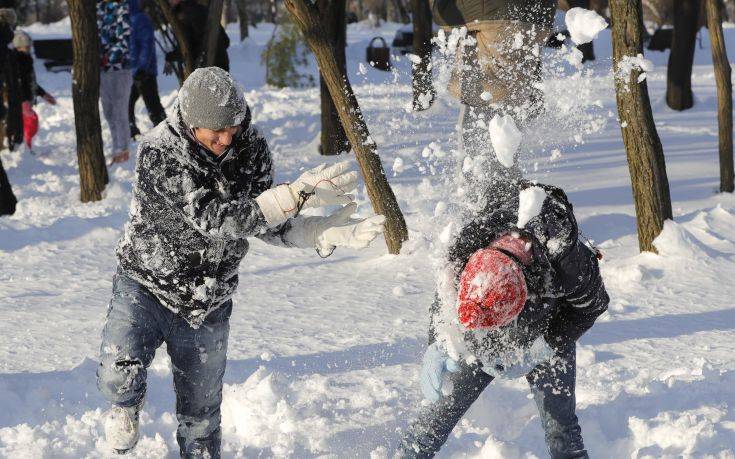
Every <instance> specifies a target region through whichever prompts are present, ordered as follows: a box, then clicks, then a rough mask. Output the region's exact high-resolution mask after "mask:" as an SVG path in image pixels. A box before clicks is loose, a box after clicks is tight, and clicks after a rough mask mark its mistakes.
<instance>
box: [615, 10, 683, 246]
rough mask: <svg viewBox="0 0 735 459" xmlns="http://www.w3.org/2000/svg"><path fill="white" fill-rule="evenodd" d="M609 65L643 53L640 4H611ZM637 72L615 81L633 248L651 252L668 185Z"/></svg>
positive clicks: (666, 207)
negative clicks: (629, 189) (635, 238)
mask: <svg viewBox="0 0 735 459" xmlns="http://www.w3.org/2000/svg"><path fill="white" fill-rule="evenodd" d="M610 12H611V16H612V24H613V28H612V37H613V64H614V66H615V69H616V71H617V69H619V68H620V64H621V63H622V62H623V61H624V58H626V57H629V58H635V57H636V56H638V55H642V54H643V47H642V41H643V40H642V39H643V20H642V14H641V0H611V1H610ZM640 74H641V70H640V69H633V70H632V71H631V72H630V74H628V75H621V74H618V75H617V76H616V77H615V93H616V98H617V104H618V116H619V118H620V122H621V129H622V133H623V143H624V144H625V151H626V154H627V156H628V168H629V169H630V181H631V184H632V186H633V200H634V202H635V210H636V217H637V218H636V221H637V226H638V245H639V247H640V250H641V251H652V252H655V251H656V250H655V248H654V246H653V240H654V239H655V238H656V236H658V235H659V233H661V230H662V229H663V224H664V220H666V219H670V218H672V213H671V196H670V194H669V181H668V178H667V176H666V164H665V161H664V152H663V147H662V146H661V140H660V139H659V137H658V132H656V125H655V124H654V122H653V113H652V112H651V102H650V100H649V98H648V85H647V84H646V81H645V80H643V81H641V82H640V83H639V82H638V79H639V76H640Z"/></svg>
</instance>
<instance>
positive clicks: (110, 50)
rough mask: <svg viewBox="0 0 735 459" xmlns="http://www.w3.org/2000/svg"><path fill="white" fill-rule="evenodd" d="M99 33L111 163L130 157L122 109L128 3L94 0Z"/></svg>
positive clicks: (127, 81) (129, 78)
mask: <svg viewBox="0 0 735 459" xmlns="http://www.w3.org/2000/svg"><path fill="white" fill-rule="evenodd" d="M97 30H98V31H99V35H100V99H101V100H102V112H103V114H104V116H105V119H106V120H107V124H108V126H109V127H110V134H111V136H112V151H113V156H112V163H122V162H125V161H127V160H128V159H130V126H129V124H128V117H127V113H126V110H125V107H126V103H127V102H128V101H129V99H130V87H131V86H132V84H133V75H132V71H131V70H130V34H131V30H130V6H129V2H128V1H127V0H97Z"/></svg>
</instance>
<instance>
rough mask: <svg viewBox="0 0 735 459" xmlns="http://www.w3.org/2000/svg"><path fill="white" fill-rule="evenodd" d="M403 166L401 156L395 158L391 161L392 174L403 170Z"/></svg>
mask: <svg viewBox="0 0 735 459" xmlns="http://www.w3.org/2000/svg"><path fill="white" fill-rule="evenodd" d="M403 167H404V163H403V158H401V157H398V158H396V159H395V160H394V161H393V175H397V174H400V173H401V172H403Z"/></svg>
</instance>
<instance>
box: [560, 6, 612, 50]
mask: <svg viewBox="0 0 735 459" xmlns="http://www.w3.org/2000/svg"><path fill="white" fill-rule="evenodd" d="M564 22H565V23H566V25H567V29H568V30H569V34H570V36H571V39H572V41H573V42H574V43H576V44H578V45H582V44H584V43H589V42H591V41H592V40H594V39H595V38H597V35H598V34H599V33H600V32H602V31H603V30H605V29H606V28H607V21H605V18H603V17H602V16H600V15H599V14H597V12H595V11H592V10H588V9H585V8H579V7H575V8H571V9H570V10H569V11H567V14H566V16H564Z"/></svg>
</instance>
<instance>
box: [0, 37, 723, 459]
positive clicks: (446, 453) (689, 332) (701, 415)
mask: <svg viewBox="0 0 735 459" xmlns="http://www.w3.org/2000/svg"><path fill="white" fill-rule="evenodd" d="M68 27H69V26H68V23H60V24H56V25H52V26H46V27H40V26H32V27H30V28H29V31H30V32H31V34H32V35H33V36H34V37H35V38H40V37H42V36H58V35H62V36H63V35H65V34H68ZM397 28H398V26H397V25H390V24H389V25H386V26H384V27H383V28H382V29H380V30H379V31H377V32H376V31H374V30H370V29H369V28H367V27H365V26H363V25H351V26H350V28H349V31H348V42H349V46H348V49H347V54H348V72H349V76H350V78H351V80H352V83H353V85H354V86H355V91H356V93H357V96H358V99H359V101H360V103H361V104H362V107H363V109H364V111H365V112H366V116H367V121H368V125H369V127H370V129H371V134H372V136H373V138H374V139H375V141H376V142H377V144H378V146H379V150H380V154H381V156H382V158H383V163H384V165H385V167H386V170H387V172H388V175H389V176H390V179H391V183H392V185H393V187H394V190H395V192H396V194H397V196H398V199H399V202H400V205H401V207H402V209H403V211H404V214H405V216H406V219H407V222H408V226H409V229H410V237H411V240H410V241H409V242H408V243H407V244H406V245H405V246H404V250H403V252H402V254H401V255H400V256H391V255H387V254H386V248H385V245H384V244H383V242H382V240H379V241H377V242H376V244H374V246H373V247H372V248H370V249H368V250H366V251H360V252H358V251H349V250H339V251H337V253H335V254H334V255H333V256H332V257H330V258H328V259H326V260H322V259H320V258H319V257H317V256H316V254H315V253H313V251H309V250H297V249H291V250H286V249H281V248H275V247H270V246H267V245H265V244H263V243H262V242H260V241H259V240H253V242H252V249H251V253H250V254H249V255H248V256H247V257H246V258H245V260H244V261H243V263H242V265H241V270H240V275H241V281H240V283H241V285H240V288H239V290H238V292H237V295H236V297H235V309H234V313H233V315H232V320H231V333H230V342H229V361H228V364H227V365H228V366H227V373H226V375H225V383H226V386H225V397H224V404H223V418H224V419H223V424H224V425H223V449H224V456H225V457H298V458H304V457H365V458H367V457H370V458H376V459H377V458H382V457H389V456H390V455H391V453H392V452H393V450H394V448H395V446H396V444H397V441H398V439H399V434H400V431H401V429H402V428H404V427H405V425H406V423H407V422H408V421H409V419H410V418H411V416H412V413H413V412H414V411H415V410H416V407H417V406H418V405H419V403H420V393H419V389H418V383H417V374H418V369H419V365H418V362H419V361H420V357H421V355H422V353H423V348H424V347H425V341H426V335H427V325H428V306H429V304H430V301H431V299H432V296H433V289H434V276H433V274H432V261H431V256H430V255H431V253H432V251H433V248H432V244H433V240H434V236H433V235H434V233H435V231H437V230H441V228H436V227H435V226H436V225H437V223H436V222H437V219H436V218H435V216H434V215H435V211H436V212H437V214H439V213H440V210H441V208H442V206H441V205H440V206H437V203H439V202H440V201H442V200H443V199H445V198H446V196H445V192H444V191H443V190H445V188H444V185H443V183H444V181H443V180H442V179H441V177H440V175H433V174H432V172H435V171H433V170H432V167H431V166H432V165H433V163H432V158H436V157H441V156H446V155H448V156H451V155H452V150H453V149H454V148H456V146H455V144H456V138H455V134H454V129H455V121H456V118H457V114H458V109H459V108H458V105H457V103H456V102H455V101H453V100H451V99H449V98H448V97H446V95H444V94H440V98H439V100H438V101H437V103H436V104H435V105H434V107H432V108H431V109H430V110H429V111H427V112H422V113H412V112H409V111H406V110H405V106H406V105H407V104H409V103H410V98H411V92H410V67H409V65H410V64H409V62H408V60H407V59H405V58H403V59H401V60H400V61H397V62H395V61H394V63H395V64H396V65H395V67H396V68H395V71H394V72H393V73H383V72H379V71H377V70H374V69H371V68H367V69H365V68H364V66H361V65H360V62H361V61H362V60H363V59H364V52H365V51H364V49H365V47H366V45H367V43H368V41H369V40H370V38H371V37H372V36H373V35H375V34H376V33H379V34H381V35H383V36H385V37H386V38H387V39H390V38H392V35H393V33H394V32H395V30H396V29H397ZM251 30H252V35H253V36H252V38H251V39H249V40H248V41H247V42H245V43H244V44H240V43H239V42H238V41H237V36H236V33H237V32H236V29H235V28H234V27H233V28H231V29H230V30H229V32H230V35H231V37H232V39H233V44H234V45H233V47H231V48H230V58H231V61H232V62H233V74H234V76H235V77H236V78H237V79H238V80H239V81H240V82H241V83H242V84H243V86H244V87H245V89H246V97H247V99H248V101H249V103H250V104H251V108H252V111H253V114H254V120H255V122H256V123H257V124H258V125H259V126H260V127H261V128H262V130H263V132H264V134H265V135H266V137H267V139H268V141H269V143H270V145H271V147H272V149H273V151H274V156H275V160H276V167H277V175H278V177H277V179H278V181H285V180H289V179H293V178H295V177H296V176H298V175H299V171H300V170H302V169H303V168H306V167H313V166H315V165H317V164H318V163H320V162H322V161H323V160H324V158H321V157H319V156H318V154H317V152H316V148H317V145H318V134H319V103H318V89H315V88H307V89H298V90H296V89H285V90H276V89H272V88H268V87H266V86H265V85H264V69H263V68H262V66H261V64H260V52H261V50H262V49H263V46H264V44H265V42H266V41H267V39H268V37H269V36H270V30H271V29H270V27H269V26H268V25H260V26H258V28H256V29H251ZM704 32H705V33H704V35H703V39H702V41H701V45H698V46H697V49H696V56H695V64H696V65H695V69H694V75H693V82H694V92H695V95H696V105H695V107H694V108H693V109H691V110H688V111H685V112H683V113H676V112H673V111H671V110H669V109H668V108H666V106H665V104H664V102H663V94H664V90H665V85H666V81H665V75H666V68H665V63H666V60H667V58H668V55H667V54H664V53H652V52H651V53H648V54H647V57H648V58H649V59H651V60H652V61H653V62H654V63H655V64H656V68H655V69H654V70H653V71H652V72H650V73H649V75H648V84H649V89H650V92H651V99H652V103H653V105H654V111H655V118H656V123H657V126H658V130H659V134H660V135H661V138H662V141H663V145H664V149H665V152H666V161H667V169H668V174H669V181H670V185H671V195H672V199H673V207H674V213H675V221H676V222H675V223H674V222H668V223H667V225H666V228H665V230H664V233H663V234H662V235H661V237H660V238H659V239H658V240H657V242H656V244H657V247H658V248H659V250H660V255H654V254H650V253H648V254H638V253H637V247H638V245H637V238H636V235H635V219H634V209H633V204H632V197H631V190H630V182H629V176H628V169H627V163H626V159H625V152H624V150H623V146H622V142H621V135H620V126H619V124H618V122H617V120H616V109H615V99H614V92H613V89H612V79H611V77H610V57H609V56H610V35H609V31H606V32H603V34H601V36H600V38H599V39H598V41H597V42H596V52H597V55H598V60H597V62H595V63H592V64H590V65H586V67H585V69H586V70H585V73H584V74H579V73H578V72H574V71H573V70H570V69H568V68H567V69H566V70H563V71H562V70H560V71H558V72H552V74H551V75H549V77H548V79H547V86H546V91H547V99H548V100H549V103H550V105H551V106H552V107H555V108H554V112H555V113H556V116H557V117H558V118H559V126H563V128H559V129H555V130H554V129H551V130H548V132H536V133H531V135H530V136H529V140H528V141H527V143H528V147H529V148H528V150H529V154H528V158H527V160H526V163H525V165H526V167H527V169H529V171H531V174H530V175H531V176H532V177H533V178H537V179H539V180H541V181H545V182H548V183H553V184H557V185H560V186H562V187H564V188H565V189H566V190H567V191H568V193H569V196H570V199H571V200H572V202H573V204H574V205H575V210H576V213H577V217H578V219H579V221H580V224H581V228H582V231H583V232H584V233H585V234H586V235H587V237H589V238H591V239H593V240H594V241H595V242H596V243H597V244H599V246H600V247H601V248H602V250H603V251H604V255H605V258H604V260H603V261H602V271H603V275H604V277H605V282H606V285H607V288H608V291H609V292H610V296H611V303H610V309H609V311H608V312H607V313H606V314H604V315H603V316H602V317H601V318H600V320H599V321H598V323H597V324H596V326H595V327H594V328H593V329H592V330H591V331H590V332H589V333H588V334H586V335H585V336H584V337H583V338H582V340H581V345H580V346H579V348H578V366H579V368H578V380H577V405H578V414H579V417H580V419H581V424H582V428H583V433H584V436H585V440H586V445H587V447H588V450H589V452H590V454H591V457H594V458H624V457H633V458H644V457H650V458H654V457H669V458H675V457H676V458H678V457H696V458H702V457H711V458H735V357H733V355H734V353H735V333H733V329H735V309H733V307H732V306H733V305H732V302H733V298H734V297H735V282H733V278H735V258H734V257H735V197H733V196H731V195H722V194H717V187H718V184H719V178H718V163H717V128H716V97H715V94H716V90H715V82H714V76H713V72H712V66H711V58H710V51H709V44H708V40H707V36H706V31H704ZM725 33H726V40H727V45H728V47H729V51H730V55H731V58H732V55H733V54H735V29H733V28H727V29H726V30H725ZM549 53H552V52H551V51H549ZM159 64H160V62H159ZM36 69H37V71H38V79H39V82H40V84H41V85H42V86H44V87H45V88H46V89H47V90H48V91H49V92H51V93H52V94H54V95H55V96H57V98H58V100H59V105H58V106H56V107H51V106H48V105H44V104H40V105H39V106H38V107H37V110H38V112H39V115H40V118H41V131H40V134H39V136H38V137H37V140H36V145H37V147H36V148H35V156H31V155H29V154H24V153H22V152H8V151H3V152H2V160H3V163H4V164H5V167H6V169H7V172H8V174H9V176H10V181H11V183H12V184H13V187H14V189H15V192H16V195H17V197H18V199H19V205H18V211H17V213H16V214H15V215H14V216H13V217H10V218H8V217H4V218H2V219H0V315H2V317H3V320H2V321H1V322H0V407H2V409H1V410H0V456H2V457H8V458H37V457H49V458H52V457H53V458H56V457H60V458H80V457H106V456H108V453H107V451H108V449H107V448H106V445H105V443H104V440H103V438H102V437H101V434H102V423H101V420H102V413H103V412H104V410H105V409H106V408H107V406H106V404H105V402H104V401H103V400H102V398H101V396H100V395H99V394H98V392H97V390H96V387H95V377H94V371H95V367H96V358H97V352H98V345H99V337H100V331H101V329H102V325H103V319H104V314H105V310H106V305H107V302H108V301H109V297H110V290H111V278H112V274H113V272H114V270H115V258H114V253H113V249H114V245H115V243H116V241H117V239H118V237H119V236H120V232H121V229H122V226H123V224H124V222H125V221H126V219H127V210H128V203H129V201H130V192H131V186H132V180H133V166H134V164H133V161H130V162H129V163H127V164H124V165H122V166H115V167H112V168H110V175H111V183H110V185H109V186H108V188H107V191H106V196H105V199H104V200H103V201H101V202H99V203H95V204H87V205H82V204H80V203H79V202H78V196H79V185H78V174H77V169H76V153H75V145H74V142H75V139H74V124H73V110H72V101H71V81H70V75H69V74H68V73H55V74H54V73H47V72H45V70H44V69H43V66H42V65H41V64H40V63H38V64H37V66H36ZM313 70H314V69H313V68H312V69H311V71H313ZM159 84H160V85H161V87H162V101H163V103H164V106H166V107H167V108H170V107H171V105H172V103H173V102H174V99H175V89H176V82H175V80H174V79H173V78H172V77H160V78H159ZM440 92H443V91H440ZM565 110H568V114H567V115H565ZM564 120H566V121H568V123H566V124H565V122H564ZM138 124H139V126H140V127H141V128H144V127H145V128H146V129H147V128H149V127H150V124H149V123H148V120H147V116H146V114H145V109H144V108H143V106H142V102H140V103H139V106H138ZM575 126H576V128H575ZM534 134H535V135H534ZM104 136H105V137H104V138H105V141H106V146H107V145H109V144H108V143H107V142H109V135H108V132H107V131H106V128H105V131H104ZM539 139H540V140H544V141H546V142H547V143H548V144H551V145H553V148H551V147H547V148H542V147H539V144H540V142H539ZM365 199H366V198H365V193H364V191H362V192H361V193H360V201H361V202H362V204H363V205H362V209H361V211H362V212H365V213H369V212H370V210H369V209H370V206H369V204H368V203H367V202H366V201H365ZM175 427H176V420H175V415H174V394H173V390H172V382H171V370H170V367H169V362H168V358H167V357H166V353H165V351H164V350H163V349H161V350H159V352H158V355H157V357H156V360H155V361H154V363H153V366H152V368H151V369H150V371H149V390H148V396H147V400H146V406H145V409H144V412H143V415H142V433H143V435H144V436H143V438H142V440H141V441H140V443H139V445H138V447H137V449H136V450H135V453H134V454H133V456H134V457H141V458H143V457H146V458H166V457H171V458H173V457H178V448H177V446H176V442H175V438H174V431H175ZM441 457H447V458H448V457H476V458H505V459H512V458H533V457H539V458H543V457H546V451H545V446H544V442H543V433H542V429H541V425H540V423H539V420H538V416H537V412H536V408H535V405H534V403H533V400H532V399H531V398H530V394H529V391H528V389H527V387H526V383H525V381H524V380H518V381H511V382H503V383H494V384H492V385H491V387H490V388H489V389H488V390H487V391H486V392H485V393H484V394H483V395H482V397H481V398H480V399H479V400H478V402H477V403H476V404H475V405H474V406H473V407H472V409H471V410H470V411H469V412H468V415H467V416H466V417H465V419H464V420H463V421H462V423H461V424H460V425H458V426H457V428H456V429H455V431H454V433H453V435H452V436H451V437H450V440H449V442H448V443H447V445H446V446H445V448H444V449H443V450H442V452H441Z"/></svg>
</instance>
